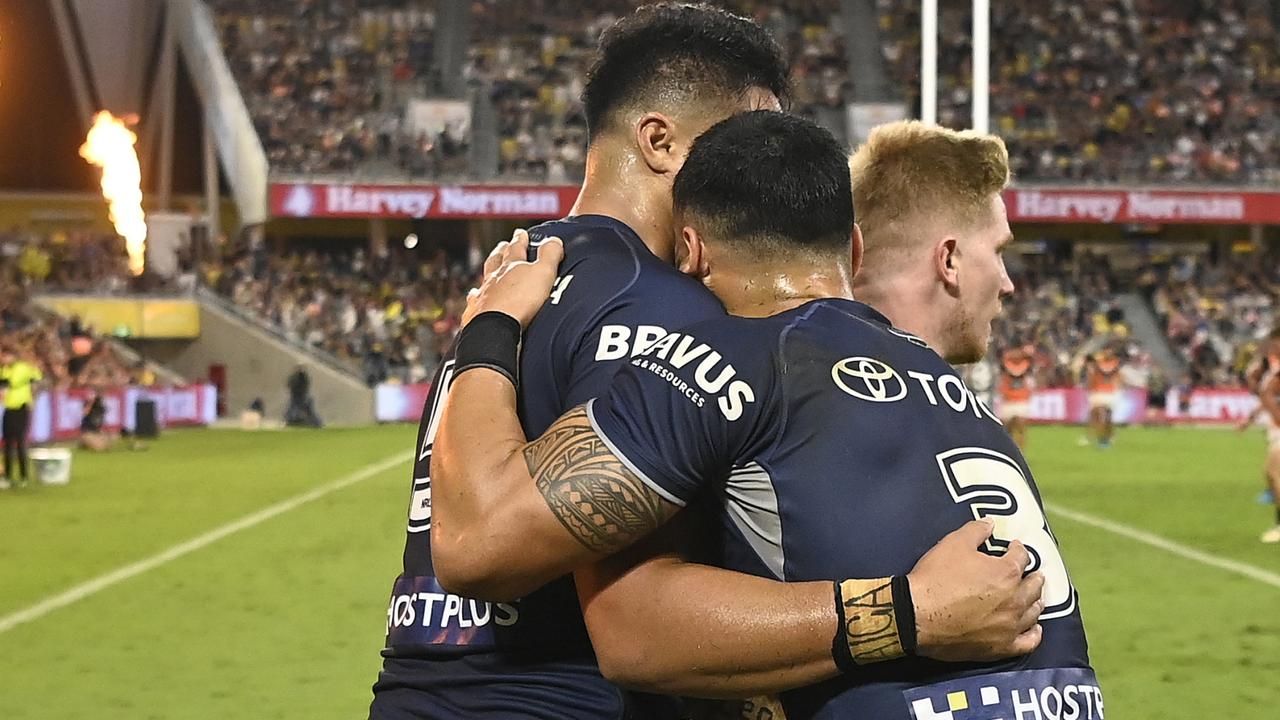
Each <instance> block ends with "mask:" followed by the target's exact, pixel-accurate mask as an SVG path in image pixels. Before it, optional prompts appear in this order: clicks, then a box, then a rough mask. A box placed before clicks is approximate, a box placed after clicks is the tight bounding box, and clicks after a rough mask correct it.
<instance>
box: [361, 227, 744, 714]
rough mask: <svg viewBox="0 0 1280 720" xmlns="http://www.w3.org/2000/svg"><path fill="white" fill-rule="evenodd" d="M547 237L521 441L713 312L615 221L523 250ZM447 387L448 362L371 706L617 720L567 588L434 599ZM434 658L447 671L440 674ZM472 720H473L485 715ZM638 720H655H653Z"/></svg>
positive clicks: (526, 360)
mask: <svg viewBox="0 0 1280 720" xmlns="http://www.w3.org/2000/svg"><path fill="white" fill-rule="evenodd" d="M550 236H558V237H560V238H561V239H562V240H563V241H564V245H565V257H564V261H563V262H562V263H561V265H560V277H559V278H558V279H557V281H556V285H555V287H554V289H553V291H552V294H551V298H550V300H549V301H548V303H547V304H546V305H545V306H544V307H543V309H542V310H541V311H540V312H539V313H538V315H537V317H536V318H535V319H534V321H533V323H532V324H531V325H530V327H529V329H528V331H527V332H526V333H525V337H524V342H523V354H522V357H521V368H520V381H521V384H520V397H519V410H520V419H521V422H522V424H523V426H524V430H525V433H526V436H527V437H529V438H536V437H538V436H539V435H541V434H542V433H543V432H544V431H545V430H546V429H547V427H549V426H550V425H551V423H553V422H554V421H555V420H556V419H557V418H559V417H560V416H561V415H562V414H564V413H565V412H566V411H568V410H570V409H572V408H573V407H574V406H576V405H580V404H582V403H583V402H585V401H586V400H588V399H590V398H592V397H595V396H596V395H598V394H600V393H601V392H603V391H604V390H605V389H606V388H607V387H608V383H609V380H610V379H611V378H612V376H613V374H614V373H615V372H616V371H617V370H618V368H619V367H622V366H624V365H625V362H626V360H628V359H629V358H630V357H631V356H632V355H634V354H636V353H638V352H639V350H641V349H643V347H644V346H645V345H646V344H649V343H653V342H655V341H657V340H658V339H659V338H661V337H662V336H664V335H665V334H666V332H667V331H666V330H665V329H663V326H664V325H665V326H667V327H675V326H678V325H683V324H686V323H688V322H690V321H693V320H703V319H707V318H710V317H716V316H720V315H723V313H724V310H723V309H722V307H721V306H720V303H719V302H718V301H717V300H716V299H715V297H714V296H713V295H711V293H709V292H708V291H707V290H706V289H705V288H703V287H702V285H701V284H699V283H698V282H696V281H694V280H692V279H690V278H688V277H686V276H684V275H682V274H681V273H680V272H678V271H677V270H676V269H675V268H673V267H671V266H669V265H667V264H666V263H664V262H663V261H661V260H660V259H658V258H657V257H656V256H655V255H653V254H652V253H651V252H650V251H649V249H648V248H647V247H646V246H645V245H644V243H643V242H642V241H641V239H640V238H639V237H638V236H637V235H636V234H635V232H633V231H632V230H631V229H630V228H628V227H627V226H626V225H624V224H622V223H620V222H618V221H616V220H613V219H611V218H607V217H603V216H596V215H587V216H579V217H572V218H568V219H565V220H560V221H555V222H550V223H546V224H543V225H540V226H538V227H536V228H534V229H533V230H532V231H531V232H530V239H531V245H533V246H534V247H536V246H537V244H538V243H539V242H540V241H541V240H542V239H543V238H546V237H550ZM531 252H536V251H531ZM452 377H453V360H452V358H451V357H446V358H445V359H444V361H443V362H442V363H441V366H440V369H439V371H438V372H437V375H436V378H435V381H434V386H433V388H432V392H431V395H430V396H429V397H428V399H427V404H426V406H425V407H424V408H423V415H422V422H421V424H420V426H419V429H418V445H417V446H418V448H419V451H418V457H417V461H416V462H415V464H414V480H413V491H412V496H411V499H410V506H409V526H408V534H407V539H406V542H405V550H404V568H403V571H402V573H401V575H400V576H399V577H398V578H397V579H396V582H395V586H394V588H393V590H392V594H391V602H390V605H389V606H388V608H387V643H386V648H385V649H384V651H383V655H384V656H385V657H386V658H388V660H387V661H386V662H385V663H384V670H383V673H382V676H381V677H380V679H379V684H378V685H377V686H375V688H374V690H375V695H386V696H388V697H389V696H390V695H391V693H392V690H393V689H399V688H403V687H406V686H410V687H412V688H413V689H414V690H416V691H419V692H422V693H426V694H429V695H439V696H441V697H444V696H452V695H465V696H466V698H467V700H466V702H467V703H469V704H467V705H465V706H458V707H467V708H472V709H475V708H479V710H484V709H485V708H484V703H485V702H486V701H485V699H484V698H485V697H486V694H489V695H491V696H492V697H493V699H494V703H493V704H494V705H495V707H490V708H489V709H488V710H485V712H489V713H494V712H499V711H500V708H499V707H496V706H497V705H501V707H518V706H522V705H523V706H525V707H528V708H529V713H530V714H529V715H528V716H531V717H548V718H618V717H621V709H620V707H621V702H622V700H621V699H620V698H621V694H620V693H619V691H618V689H617V688H616V687H615V686H613V685H612V684H611V683H608V682H607V681H605V680H604V678H603V677H601V675H600V673H599V670H598V668H597V667H596V661H595V656H594V654H593V652H592V650H591V645H590V642H589V639H588V637H587V632H586V627H585V625H584V623H583V620H582V612H581V609H580V607H579V604H578V597H577V593H576V591H575V590H574V587H573V582H572V579H571V578H569V577H565V578H562V579H560V580H557V581H555V582H552V583H550V584H549V585H547V586H546V587H544V588H542V589H540V590H538V591H536V592H533V593H531V594H529V595H528V596H526V597H524V598H522V599H521V600H519V601H518V602H512V603H496V604H490V603H486V602H483V601H479V600H472V599H469V598H463V597H459V596H457V595H453V594H451V593H448V592H445V591H444V589H442V588H441V587H440V584H439V583H438V582H437V581H436V579H435V577H434V573H433V571H432V565H431V535H430V532H429V530H430V528H431V478H430V475H431V447H432V441H433V439H434V438H435V434H436V427H437V423H438V422H439V409H440V407H441V406H442V405H443V401H444V397H445V393H447V392H448V387H449V383H450V381H451V380H452ZM481 655H482V656H484V657H478V656H481ZM446 659H454V660H456V662H448V663H447V665H446V664H442V662H444V661H445V660H446ZM464 677H465V678H466V679H465V680H464V679H462V678H464ZM486 688H489V689H487V690H486ZM377 705H378V700H376V699H375V708H376V707H377ZM479 710H477V711H476V712H478V713H479V714H476V715H474V716H475V717H480V716H484V717H490V716H496V715H487V714H484V713H483V712H479ZM441 713H442V715H441V716H442V717H454V716H456V715H449V713H448V712H445V711H443V710H441ZM428 716H430V715H428ZM469 716H471V715H469ZM644 716H645V717H657V718H661V717H663V715H661V714H658V711H657V710H653V709H647V710H646V711H645V713H644Z"/></svg>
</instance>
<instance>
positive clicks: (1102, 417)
mask: <svg viewBox="0 0 1280 720" xmlns="http://www.w3.org/2000/svg"><path fill="white" fill-rule="evenodd" d="M1084 376H1085V386H1086V388H1087V389H1088V392H1089V430H1090V432H1091V433H1092V435H1093V440H1094V442H1096V443H1098V447H1099V448H1102V449H1104V450H1105V449H1107V448H1109V447H1111V436H1112V434H1113V433H1114V432H1115V424H1114V423H1113V417H1112V416H1113V415H1114V413H1115V407H1116V401H1117V400H1118V399H1119V397H1120V389H1121V382H1120V357H1119V355H1117V354H1116V351H1115V349H1114V348H1113V347H1111V346H1110V345H1107V346H1104V347H1103V348H1102V349H1101V350H1099V351H1097V352H1095V353H1093V354H1092V355H1090V356H1089V358H1088V359H1087V360H1086V361H1085V366H1084Z"/></svg>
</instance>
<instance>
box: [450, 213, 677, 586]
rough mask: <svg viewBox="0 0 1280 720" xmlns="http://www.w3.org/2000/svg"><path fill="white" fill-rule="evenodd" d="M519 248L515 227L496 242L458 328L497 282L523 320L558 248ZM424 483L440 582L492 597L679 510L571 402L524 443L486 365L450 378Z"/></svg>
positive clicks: (538, 301) (497, 378)
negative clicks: (533, 256)
mask: <svg viewBox="0 0 1280 720" xmlns="http://www.w3.org/2000/svg"><path fill="white" fill-rule="evenodd" d="M527 247H528V237H527V235H523V234H522V235H520V237H519V239H518V240H517V241H516V242H515V243H512V244H511V245H507V244H503V245H500V246H499V247H498V248H497V249H495V251H494V253H493V254H492V255H491V256H490V259H489V261H488V262H487V263H486V268H485V269H486V278H485V281H484V284H483V285H482V286H481V289H480V293H478V294H476V295H473V297H472V299H471V301H470V302H469V303H468V311H467V315H466V317H465V319H466V321H467V322H468V323H471V322H473V321H474V320H475V319H476V317H477V316H478V315H480V314H482V313H484V312H485V311H486V310H487V309H488V307H487V306H486V302H485V301H486V298H488V297H490V295H489V292H490V291H491V290H492V288H493V287H495V286H496V285H498V284H502V285H507V286H510V287H511V288H512V291H511V292H508V293H507V294H506V296H505V298H506V303H505V305H504V309H505V310H506V311H507V313H508V314H509V315H511V316H512V317H515V318H516V319H517V320H518V321H519V322H520V325H521V326H523V325H527V324H528V322H529V320H530V319H532V317H533V315H534V314H535V313H536V312H537V310H538V308H539V307H541V305H542V303H543V301H544V300H545V299H546V297H547V294H548V293H549V292H550V289H551V285H552V282H553V281H554V279H555V272H556V267H557V265H558V263H559V261H560V258H561V257H562V253H563V249H562V246H561V244H560V242H559V241H558V240H552V241H548V242H547V243H544V244H543V245H542V247H541V248H540V253H539V258H538V260H537V261H536V262H524V261H520V260H516V258H520V257H524V253H526V252H527ZM504 260H509V262H505V263H504V262H503V261H504ZM515 332H517V333H518V332H519V328H518V327H517V328H515ZM462 365H463V363H462V362H461V361H460V362H459V366H460V367H461V366H462ZM432 482H433V489H432V493H433V497H432V505H433V523H432V528H431V533H432V536H431V540H432V554H433V558H434V559H435V562H436V572H437V574H438V577H439V578H440V581H441V583H442V584H444V585H445V586H446V587H448V588H449V589H450V590H452V591H454V592H458V593H461V594H465V595H467V596H470V597H479V598H488V599H494V600H507V599H511V598H514V597H519V596H520V595H522V594H524V593H526V592H528V591H531V590H533V589H535V588H538V587H541V586H542V585H544V584H545V583H547V582H548V581H550V580H552V579H554V578H557V577H559V576H561V575H564V574H565V573H567V572H570V571H572V570H573V569H574V568H575V567H578V566H581V565H583V564H586V563H589V562H592V561H594V560H598V559H600V558H601V557H604V556H606V555H609V554H611V553H613V552H616V551H617V550H620V549H622V548H624V547H627V546H628V545H630V544H632V543H634V542H635V541H636V540H638V539H639V538H641V537H643V536H644V535H646V534H648V533H650V532H652V531H653V530H654V529H655V528H657V527H658V526H660V525H661V524H662V523H664V522H665V521H666V520H667V519H669V518H670V517H671V516H672V515H674V514H675V513H676V512H677V511H678V510H679V509H680V508H679V506H678V505H676V504H675V503H672V502H670V501H668V500H666V499H665V498H663V497H662V496H661V495H659V494H658V493H657V492H655V491H654V490H652V489H650V488H649V487H648V486H647V485H645V483H644V482H643V481H642V480H640V478H638V477H637V476H636V475H635V474H634V473H632V472H631V471H630V470H629V469H628V468H627V467H626V465H625V464H624V463H623V462H622V461H621V460H620V459H618V458H617V457H616V456H615V455H614V454H613V453H612V452H610V451H609V449H608V447H607V446H606V445H605V443H604V442H603V441H602V440H601V438H600V437H599V436H598V435H597V434H596V433H595V431H594V430H593V429H592V428H591V425H590V423H589V422H588V419H587V417H586V413H585V412H584V411H583V410H582V409H581V408H579V409H576V410H574V411H571V412H569V413H568V414H566V415H565V416H564V417H562V418H560V419H559V420H558V421H556V423H555V424H553V425H552V426H551V427H550V428H548V429H547V431H546V432H545V433H544V434H543V436H542V437H541V438H538V439H537V440H535V441H533V442H527V440H526V438H525V436H524V430H523V428H521V426H520V423H519V421H518V419H517V415H516V393H515V387H514V386H513V384H512V382H511V380H510V379H508V377H506V376H504V374H503V372H500V371H499V370H497V369H494V364H493V363H485V362H480V363H479V366H478V367H474V368H473V369H472V371H471V372H461V371H460V372H459V373H458V374H457V376H456V377H455V379H454V381H453V384H452V386H451V392H450V393H449V398H448V399H447V400H446V403H445V406H444V411H443V413H442V414H441V419H440V428H439V433H438V435H437V436H436V441H435V452H434V454H433V456H432Z"/></svg>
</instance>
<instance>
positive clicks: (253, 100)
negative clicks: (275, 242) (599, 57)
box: [212, 0, 1280, 183]
mask: <svg viewBox="0 0 1280 720" xmlns="http://www.w3.org/2000/svg"><path fill="white" fill-rule="evenodd" d="M877 3H878V6H879V11H880V23H879V28H878V30H879V32H880V37H881V45H882V49H883V53H884V57H885V59H886V69H887V71H888V73H889V75H890V77H891V79H892V80H893V84H894V85H895V86H896V87H897V88H898V90H899V92H900V94H901V96H902V98H903V99H904V100H905V102H906V106H907V108H908V111H909V112H910V111H913V110H914V109H915V108H918V107H919V64H920V58H919V45H920V32H919V7H920V4H919V2H918V0H916V1H914V2H898V0H877ZM639 4H641V3H640V2H639V1H638V0H554V1H553V0H528V1H525V2H519V3H513V2H509V0H477V1H476V2H473V3H471V8H472V16H471V46H470V49H469V61H468V63H467V65H466V67H465V69H464V75H465V79H466V81H467V84H468V86H469V87H470V88H472V90H473V91H474V92H476V93H479V94H487V97H488V98H489V99H491V100H492V103H493V108H494V110H495V111H496V124H497V128H496V133H497V138H496V143H497V155H498V159H497V163H498V168H497V169H498V171H499V172H500V174H501V175H503V176H508V177H517V178H524V179H530V180H549V181H552V182H573V181H575V180H576V179H577V178H578V177H579V176H580V174H581V172H582V164H583V160H584V154H585V137H586V131H585V125H584V121H583V117H582V108H581V103H580V102H579V95H580V93H581V90H582V83H583V78H584V76H585V73H586V70H587V67H588V65H589V62H590V57H591V52H592V48H593V46H594V44H595V42H596V39H597V38H598V37H599V34H600V32H601V31H602V30H603V29H604V28H606V27H608V25H609V24H610V23H612V22H613V21H614V20H615V19H616V18H618V17H619V16H620V15H621V14H623V13H626V12H628V11H629V10H631V9H632V8H634V7H635V6H637V5H639ZM717 4H719V5H722V6H725V7H728V8H730V9H732V10H735V11H737V12H741V13H743V14H746V15H748V16H751V17H753V18H754V19H756V20H758V21H759V22H760V23H761V24H762V25H764V26H765V27H766V28H768V29H769V30H770V31H772V32H773V34H774V36H775V37H777V38H778V39H779V42H780V44H781V45H782V46H783V47H784V48H785V49H786V50H787V53H788V56H789V57H790V59H791V61H792V63H793V77H794V100H795V103H794V109H796V110H797V111H798V112H808V111H811V110H812V109H814V108H817V107H823V106H825V107H831V108H841V107H843V105H844V104H845V103H846V102H847V101H848V100H849V99H850V98H851V97H852V93H851V90H852V85H853V83H854V82H856V81H857V77H856V76H854V77H851V76H850V73H849V62H848V59H847V56H846V53H845V47H844V33H843V31H842V23H843V22H844V16H843V14H842V12H841V4H840V3H839V2H836V0H774V1H773V2H764V1H756V0H731V1H728V2H720V3H717ZM212 5H213V7H214V8H215V10H216V12H217V17H218V19H219V25H220V28H221V31H222V40H223V43H224V46H225V49H226V53H227V57H228V60H229V61H230V63H231V65H232V69H233V72H234V74H235V76H236V77H237V78H238V80H239V82H240V85H241V88H242V91H243V93H244V96H245V99H246V102H247V104H248V108H249V111H250V114H251V115H252V117H253V118H254V121H255V123H256V125H257V127H258V131H259V133H260V135H261V137H262V139H263V142H264V145H265V146H266V150H267V153H268V156H269V159H270V161H271V164H272V167H273V168H274V169H276V170H277V171H285V172H301V173H350V172H365V173H370V174H376V173H377V172H393V173H409V174H412V175H418V176H442V175H454V176H464V175H466V174H467V173H468V172H469V171H470V170H471V168H470V166H469V164H468V160H467V157H466V155H467V151H468V147H469V146H470V144H471V142H472V138H471V137H470V132H469V128H468V127H465V126H464V124H463V123H461V122H456V123H445V124H444V125H443V127H440V126H433V127H432V128H431V129H430V131H429V132H428V131H415V130H414V129H413V128H411V127H409V126H408V124H407V123H406V120H405V118H406V116H405V103H406V101H407V100H408V99H409V98H411V97H426V96H430V95H431V94H432V93H433V92H434V91H435V88H437V87H439V85H438V80H439V78H438V77H436V76H435V75H433V70H432V64H433V63H432V57H433V56H432V48H433V41H434V35H435V32H436V12H435V10H436V5H435V2H434V0H212ZM1257 5H1259V4H1257V3H1251V2H1249V0H1047V1H1046V2H1042V3H1031V4H1027V3H993V5H992V10H991V38H992V47H991V101H990V107H991V116H992V127H993V129H995V130H996V131H998V132H999V133H1000V134H1001V135H1003V136H1004V137H1005V138H1006V140H1007V141H1008V143H1009V146H1010V150H1011V153H1012V163H1013V168H1014V171H1015V174H1016V176H1017V177H1019V178H1020V179H1022V180H1024V181H1028V180H1046V181H1084V182H1153V183H1164V182H1182V183H1216V182H1231V183H1275V182H1280V142H1277V140H1276V138H1277V137H1278V136H1280V104H1277V103H1276V102H1275V101H1274V98H1276V97H1278V96H1280V51H1278V49H1277V44H1276V42H1275V37H1276V28H1275V26H1274V24H1273V22H1272V20H1271V17H1270V15H1269V14H1268V13H1267V12H1266V11H1265V9H1256V6H1257ZM970 13H971V10H970V4H969V3H941V14H940V18H939V29H940V31H939V36H938V40H939V45H938V47H939V63H938V67H939V98H938V113H939V120H940V122H942V123H943V124H945V125H949V126H954V127H966V126H968V125H969V122H970V103H971V93H970V89H969V84H970V76H971V67H972V65H971V55H970V52H971V48H970V33H969V30H970V27H971V24H972V18H971V16H970Z"/></svg>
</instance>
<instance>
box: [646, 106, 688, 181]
mask: <svg viewBox="0 0 1280 720" xmlns="http://www.w3.org/2000/svg"><path fill="white" fill-rule="evenodd" d="M636 146H637V147H639V148H640V157H641V158H642V159H643V160H644V163H645V165H648V166H649V170H651V171H652V172H653V173H654V174H655V175H671V176H672V177H674V176H675V174H676V173H677V172H679V171H680V166H681V165H683V164H684V153H683V151H682V150H680V147H679V143H677V142H676V132H675V123H673V122H672V121H671V118H669V117H667V116H666V115H663V114H662V113H657V112H649V113H645V114H644V115H642V116H641V117H640V119H639V120H638V121H636Z"/></svg>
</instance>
